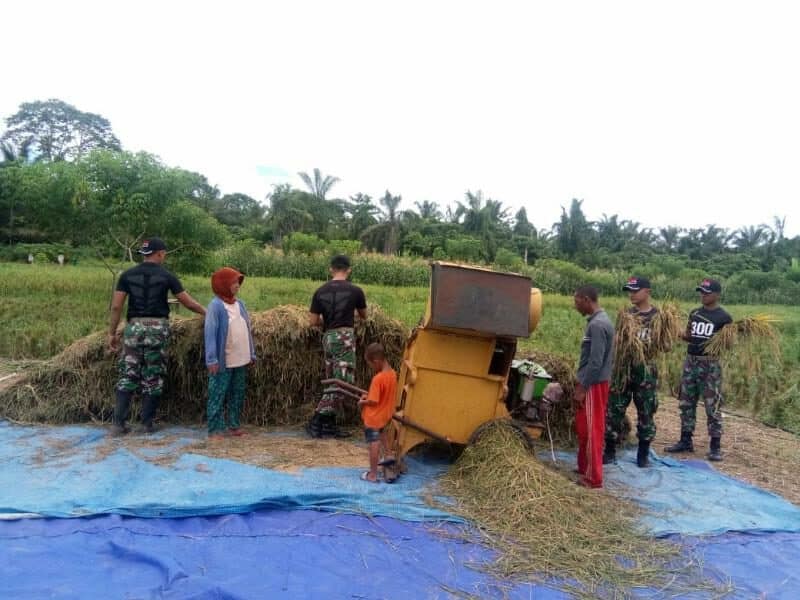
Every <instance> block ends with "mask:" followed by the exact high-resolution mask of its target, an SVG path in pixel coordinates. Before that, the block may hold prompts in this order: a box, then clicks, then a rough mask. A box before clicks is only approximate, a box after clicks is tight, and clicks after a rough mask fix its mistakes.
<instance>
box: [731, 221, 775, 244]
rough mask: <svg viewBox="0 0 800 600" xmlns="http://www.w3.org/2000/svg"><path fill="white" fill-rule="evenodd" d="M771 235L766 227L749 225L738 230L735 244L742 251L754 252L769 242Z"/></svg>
mask: <svg viewBox="0 0 800 600" xmlns="http://www.w3.org/2000/svg"><path fill="white" fill-rule="evenodd" d="M770 233H771V232H770V231H769V228H768V227H767V226H766V225H748V226H746V227H742V228H740V229H737V230H736V232H735V234H734V235H735V237H734V241H733V243H734V244H735V245H736V247H737V248H739V249H740V250H752V249H754V248H757V247H758V246H760V245H762V244H764V243H765V242H767V241H768V240H769V238H770V236H769V234H770Z"/></svg>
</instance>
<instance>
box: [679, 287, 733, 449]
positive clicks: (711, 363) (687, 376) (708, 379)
mask: <svg viewBox="0 0 800 600" xmlns="http://www.w3.org/2000/svg"><path fill="white" fill-rule="evenodd" d="M695 289H696V291H698V292H700V302H701V303H702V306H701V307H700V308H696V309H694V310H693V311H692V312H691V313H689V323H688V324H687V326H686V332H685V333H684V334H683V339H684V340H686V341H687V342H689V347H688V353H687V355H686V360H685V361H684V363H683V374H682V376H681V391H680V395H679V396H678V408H679V409H680V411H681V439H680V440H679V441H678V442H676V443H675V444H673V445H672V446H669V447H668V448H666V451H667V452H694V443H693V442H692V436H693V434H694V426H695V423H696V414H697V402H698V401H699V399H700V398H702V399H703V404H704V405H705V408H706V424H707V426H708V437H709V439H710V442H709V452H708V454H707V455H706V457H707V458H708V460H714V461H719V460H722V449H721V448H722V446H721V440H722V410H721V408H722V401H723V398H722V366H721V365H720V364H719V359H717V358H715V357H713V356H709V355H707V354H706V344H708V342H709V340H711V338H712V337H714V336H715V335H716V334H717V333H718V332H719V330H720V329H722V328H723V327H725V326H726V325H729V324H730V323H732V322H733V319H732V318H731V316H730V315H729V314H728V313H727V312H726V311H725V310H724V309H723V308H722V307H721V306H720V305H719V298H720V295H721V293H722V285H720V283H719V281H716V280H714V279H704V280H703V281H702V282H701V283H700V285H699V286H697V288H695Z"/></svg>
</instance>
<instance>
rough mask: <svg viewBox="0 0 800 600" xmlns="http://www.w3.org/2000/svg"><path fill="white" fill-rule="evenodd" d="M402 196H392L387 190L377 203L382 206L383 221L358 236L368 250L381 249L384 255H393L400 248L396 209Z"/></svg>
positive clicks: (398, 222) (398, 221)
mask: <svg viewBox="0 0 800 600" xmlns="http://www.w3.org/2000/svg"><path fill="white" fill-rule="evenodd" d="M402 199H403V197H402V196H392V194H391V192H390V191H389V190H386V193H385V194H384V195H383V197H382V198H381V199H380V200H379V201H378V202H379V203H380V204H381V206H383V211H382V212H383V220H382V221H381V222H380V223H376V224H375V225H372V226H370V227H367V228H366V229H365V230H364V231H363V232H362V233H361V235H360V236H359V237H360V239H361V241H362V242H363V243H364V245H365V246H366V247H368V248H373V249H377V248H380V247H382V248H383V253H384V254H395V253H396V252H397V249H398V247H399V246H400V219H399V215H398V212H397V207H398V206H399V205H400V201H401V200H402Z"/></svg>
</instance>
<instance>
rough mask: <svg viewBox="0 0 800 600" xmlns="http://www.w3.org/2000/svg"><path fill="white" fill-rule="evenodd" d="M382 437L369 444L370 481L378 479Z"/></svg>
mask: <svg viewBox="0 0 800 600" xmlns="http://www.w3.org/2000/svg"><path fill="white" fill-rule="evenodd" d="M380 446H381V442H380V439H378V440H376V441H374V442H370V444H369V476H368V479H369V480H370V481H377V480H378V458H379V454H380V451H381V450H380Z"/></svg>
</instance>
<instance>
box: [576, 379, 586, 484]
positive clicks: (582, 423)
mask: <svg viewBox="0 0 800 600" xmlns="http://www.w3.org/2000/svg"><path fill="white" fill-rule="evenodd" d="M587 402H588V391H587V400H586V401H584V403H583V406H580V407H578V408H577V410H576V411H575V435H576V436H577V437H578V473H580V474H581V475H585V474H586V467H587V464H588V460H587V448H588V445H589V422H588V411H587V409H586V404H587Z"/></svg>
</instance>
